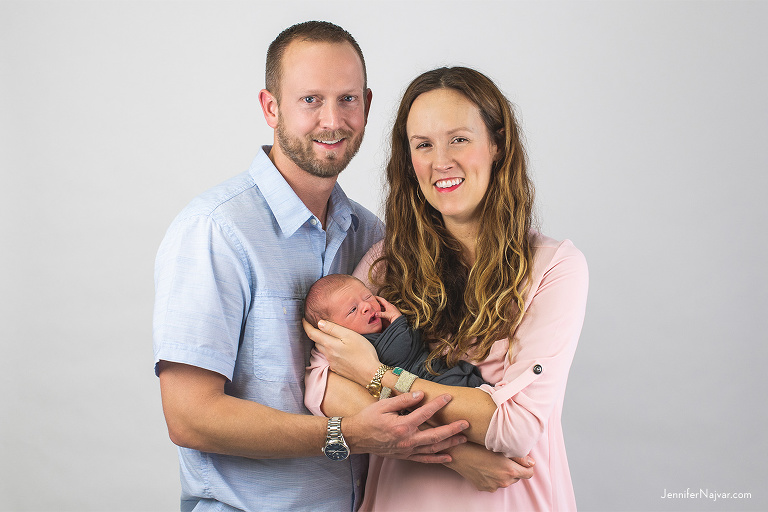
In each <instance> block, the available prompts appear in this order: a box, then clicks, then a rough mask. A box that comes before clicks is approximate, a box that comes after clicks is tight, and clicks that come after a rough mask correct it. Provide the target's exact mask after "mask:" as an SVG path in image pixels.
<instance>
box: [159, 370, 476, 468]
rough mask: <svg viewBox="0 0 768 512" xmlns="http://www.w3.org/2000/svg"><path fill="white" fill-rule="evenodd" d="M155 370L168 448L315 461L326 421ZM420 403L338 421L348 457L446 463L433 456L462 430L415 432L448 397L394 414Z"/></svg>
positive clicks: (215, 377)
mask: <svg viewBox="0 0 768 512" xmlns="http://www.w3.org/2000/svg"><path fill="white" fill-rule="evenodd" d="M159 364H160V366H159V375H160V390H161V395H162V402H163V412H164V414H165V419H166V423H167V425H168V433H169V435H170V438H171V440H172V441H173V442H174V443H175V444H177V445H179V446H184V447H187V448H193V449H196V450H200V451H204V452H211V453H221V454H226V455H237V456H242V457H250V458H259V459H267V458H291V457H308V456H309V457H313V456H319V455H321V448H322V447H323V446H324V445H325V436H326V428H327V419H325V418H320V417H315V416H309V415H300V414H290V413H286V412H283V411H279V410H277V409H272V408H270V407H267V406H264V405H261V404H258V403H255V402H251V401H248V400H242V399H239V398H235V397H232V396H229V395H227V394H225V393H224V384H225V382H226V378H225V377H224V376H222V375H220V374H218V373H215V372H211V371H208V370H204V369H202V368H198V367H196V366H190V365H186V364H180V363H171V362H168V361H161V362H160V363H159ZM422 398H423V393H414V394H411V393H407V394H404V395H402V396H400V397H398V399H397V401H395V400H393V401H391V402H389V401H388V402H389V403H384V402H382V403H376V404H373V405H371V406H369V407H366V408H365V409H363V410H361V411H359V413H358V414H355V415H352V416H349V417H345V418H344V420H343V421H342V432H343V434H344V436H345V438H346V439H347V443H348V444H349V445H350V449H351V450H352V451H353V452H355V453H362V452H368V453H375V454H377V455H382V456H390V457H397V458H411V459H414V460H420V461H422V462H436V463H442V462H448V461H450V456H448V455H446V454H441V455H435V453H436V452H438V451H441V450H445V449H448V448H450V447H452V446H455V445H457V444H459V443H460V442H464V440H465V438H464V437H463V436H457V435H456V434H458V433H459V432H461V431H462V430H463V429H464V428H466V427H467V426H468V425H467V422H466V421H456V422H454V423H451V424H449V425H445V426H442V427H438V428H431V429H428V430H425V431H420V430H419V428H418V426H419V425H420V424H421V423H424V422H425V421H426V420H427V419H429V418H430V417H431V416H432V415H433V414H434V413H435V412H437V411H438V410H439V409H440V408H442V407H443V406H445V405H446V404H447V403H448V401H450V396H448V395H443V396H441V397H438V398H437V399H436V400H432V401H430V402H428V403H427V404H425V405H423V406H421V407H418V408H417V409H415V410H414V412H413V413H412V414H409V415H408V416H400V415H399V414H398V411H399V410H401V409H405V408H413V407H416V406H417V405H418V403H419V402H420V401H421V400H422ZM411 416H413V417H411ZM363 445H364V446H363Z"/></svg>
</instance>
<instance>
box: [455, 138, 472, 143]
mask: <svg viewBox="0 0 768 512" xmlns="http://www.w3.org/2000/svg"><path fill="white" fill-rule="evenodd" d="M468 141H469V139H467V138H466V137H456V138H455V139H453V142H468Z"/></svg>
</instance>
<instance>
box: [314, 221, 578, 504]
mask: <svg viewBox="0 0 768 512" xmlns="http://www.w3.org/2000/svg"><path fill="white" fill-rule="evenodd" d="M534 237H535V238H534V248H535V253H534V265H533V275H532V283H531V287H530V289H529V292H528V295H527V297H526V313H525V316H524V317H523V321H522V323H521V324H520V326H518V328H517V330H516V331H515V339H516V340H517V342H516V343H515V344H514V346H513V348H512V351H511V354H509V355H508V353H509V342H508V340H507V339H506V338H505V339H501V340H498V341H496V342H495V343H494V345H493V347H492V348H491V352H490V354H489V355H488V357H487V358H486V359H485V360H484V361H481V362H479V363H477V362H475V363H474V364H476V365H477V366H478V367H479V368H480V371H481V372H482V374H483V378H484V379H485V380H486V381H487V382H491V383H495V385H493V386H489V385H483V386H481V389H483V390H484V391H486V392H487V393H489V394H490V395H491V397H492V398H493V400H494V402H495V403H496V405H497V408H496V411H495V412H494V414H493V417H492V418H491V423H490V426H489V428H488V433H487V435H486V437H485V446H486V447H487V448H488V449H489V450H493V451H495V452H501V453H504V454H505V455H507V456H508V457H522V456H525V455H528V454H530V455H531V457H533V458H534V459H535V461H536V465H535V466H534V475H533V478H531V479H530V480H520V481H519V482H517V483H516V484H513V485H511V486H509V487H507V488H505V489H499V490H497V491H496V492H493V493H489V492H481V491H477V490H476V489H475V487H474V486H473V485H472V483H471V482H469V481H467V480H465V479H464V478H463V477H461V476H460V475H459V474H458V473H456V472H454V471H452V470H450V469H448V468H446V467H444V466H442V465H440V464H420V463H416V462H409V461H402V460H394V459H386V458H381V457H376V456H371V458H370V459H371V460H370V467H369V471H368V481H367V484H366V488H365V499H364V501H363V504H362V506H361V510H364V511H367V510H372V511H389V510H392V511H402V510H420V511H431V510H434V511H439V512H447V511H452V510H456V511H462V512H467V511H482V512H488V511H497V510H510V511H525V510H556V511H562V510H576V501H575V498H574V494H573V486H572V484H571V476H570V472H569V470H568V459H567V457H566V454H565V442H564V440H563V429H562V425H561V422H560V418H561V415H562V410H563V398H564V396H565V385H566V381H567V380H568V371H569V370H570V366H571V361H572V360H573V354H574V351H575V350H576V344H577V343H578V340H579V334H580V332H581V326H582V323H583V321H584V311H585V307H586V300H587V287H588V272H587V264H586V260H585V259H584V256H583V255H582V253H581V252H580V251H579V250H578V249H576V247H574V246H573V244H572V243H571V242H570V241H569V240H565V241H563V242H558V241H557V240H553V239H551V238H548V237H546V236H544V235H540V234H535V235H534ZM380 253H381V244H377V245H376V246H374V247H373V248H371V250H370V251H369V252H368V254H367V255H366V257H365V258H363V260H362V261H361V262H360V264H359V265H358V267H357V269H356V270H355V273H354V274H355V276H357V277H358V278H360V279H361V280H362V281H363V282H367V275H368V269H369V267H370V265H371V263H372V262H373V260H374V259H375V257H376V255H378V254H380ZM313 352H314V351H313ZM310 365H311V366H310V368H309V369H310V372H309V374H308V378H307V382H306V395H305V399H304V400H305V404H306V405H307V407H308V408H309V410H310V411H312V412H313V413H314V414H317V415H321V416H322V415H323V414H322V412H321V410H320V404H321V403H322V400H323V395H324V393H325V386H326V378H327V371H328V365H327V362H326V361H325V360H324V359H323V358H322V356H320V355H319V354H318V353H317V352H314V355H313V358H312V361H311V363H310Z"/></svg>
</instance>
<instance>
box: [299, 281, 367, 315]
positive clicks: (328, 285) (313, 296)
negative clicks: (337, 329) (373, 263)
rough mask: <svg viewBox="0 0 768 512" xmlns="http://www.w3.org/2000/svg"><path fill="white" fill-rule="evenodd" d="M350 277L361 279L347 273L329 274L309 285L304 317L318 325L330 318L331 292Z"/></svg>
mask: <svg viewBox="0 0 768 512" xmlns="http://www.w3.org/2000/svg"><path fill="white" fill-rule="evenodd" d="M350 279H353V280H355V281H359V279H357V278H356V277H354V276H350V275H347V274H328V275H327V276H325V277H321V278H320V279H318V280H317V281H315V283H314V284H313V285H312V286H310V287H309V291H308V292H307V297H306V299H304V318H305V319H306V321H307V322H309V323H310V324H312V326H313V327H317V322H318V321H320V320H322V319H324V318H325V319H328V318H329V317H330V314H331V308H333V307H334V306H335V304H331V300H330V299H331V294H332V293H333V292H335V291H336V290H338V289H339V287H340V286H343V285H344V284H345V283H347V282H349V280H350Z"/></svg>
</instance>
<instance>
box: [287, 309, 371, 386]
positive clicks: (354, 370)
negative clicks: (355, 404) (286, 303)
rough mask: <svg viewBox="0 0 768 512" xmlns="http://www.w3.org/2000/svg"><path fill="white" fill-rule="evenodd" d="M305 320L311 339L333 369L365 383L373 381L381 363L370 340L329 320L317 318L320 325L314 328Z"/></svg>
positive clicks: (362, 383) (352, 379)
mask: <svg viewBox="0 0 768 512" xmlns="http://www.w3.org/2000/svg"><path fill="white" fill-rule="evenodd" d="M302 323H303V324H304V330H305V331H306V332H307V336H309V339H311V340H312V341H314V342H315V347H317V350H318V351H319V352H320V353H321V354H323V356H325V358H326V359H327V360H328V364H329V365H330V367H331V370H333V371H334V372H335V373H337V374H339V375H341V376H342V377H345V378H347V379H349V380H351V381H354V382H357V383H358V384H360V385H361V386H363V387H365V386H366V385H367V384H368V383H369V382H370V381H371V378H372V377H373V375H374V374H375V373H376V370H378V369H379V366H381V363H380V362H379V357H378V356H377V355H376V349H375V348H374V347H373V345H371V343H370V342H368V340H366V339H365V338H363V336H361V335H360V334H358V333H356V332H354V331H352V330H350V329H347V328H346V327H342V326H340V325H336V324H334V323H333V322H330V321H328V320H320V322H318V327H320V329H315V328H314V327H312V325H311V324H310V323H309V322H307V321H306V320H302Z"/></svg>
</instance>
